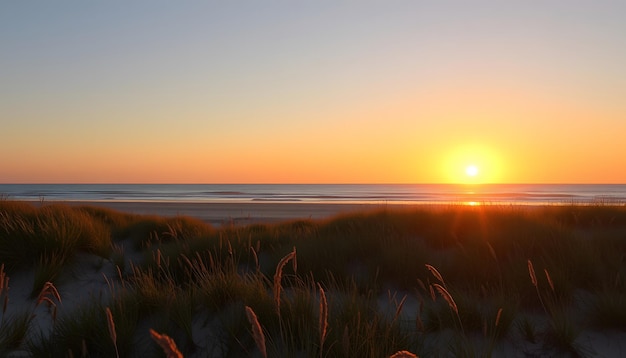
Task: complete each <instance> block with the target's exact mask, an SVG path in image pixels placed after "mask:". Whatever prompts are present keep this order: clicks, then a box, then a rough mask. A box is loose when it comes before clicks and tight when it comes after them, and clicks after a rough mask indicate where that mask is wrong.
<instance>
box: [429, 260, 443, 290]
mask: <svg viewBox="0 0 626 358" xmlns="http://www.w3.org/2000/svg"><path fill="white" fill-rule="evenodd" d="M426 268H427V269H428V271H430V273H431V274H432V275H433V276H435V278H436V279H437V280H439V282H441V283H442V284H443V285H445V284H446V283H445V282H444V280H443V276H441V273H439V271H438V270H437V269H436V268H435V267H434V266H432V265H429V264H426Z"/></svg>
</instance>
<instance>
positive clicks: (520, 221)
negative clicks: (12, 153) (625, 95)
mask: <svg viewBox="0 0 626 358" xmlns="http://www.w3.org/2000/svg"><path fill="white" fill-rule="evenodd" d="M625 252H626V207H624V206H608V205H585V206H576V205H561V206H549V207H519V206H496V205H493V206H490V205H483V206H463V205H443V206H420V207H409V208H402V207H387V208H385V209H380V210H374V211H366V212H358V213H352V214H342V215H339V216H335V217H332V218H328V219H324V220H287V221H285V222H281V223H273V224H263V223H256V224H250V225H224V226H222V227H212V226H211V225H209V224H206V223H204V222H202V221H199V220H197V219H194V218H189V217H158V216H144V215H135V214H127V213H122V212H117V211H113V210H110V209H104V208H99V207H95V206H69V205H60V204H52V205H47V204H45V203H44V204H39V205H31V204H28V203H24V202H17V201H9V200H0V264H2V265H3V266H2V270H0V273H1V274H2V277H0V278H2V284H3V285H2V287H0V288H1V289H0V299H1V300H2V301H3V305H4V307H3V310H2V317H1V319H0V340H2V342H5V344H4V345H3V346H5V347H8V348H6V349H5V351H7V349H8V351H25V352H29V353H30V354H31V355H33V356H59V355H61V356H63V355H67V354H70V353H68V352H71V354H72V355H73V356H80V355H82V354H86V355H89V356H103V357H105V356H106V357H110V356H121V357H130V356H141V355H146V354H148V355H155V354H157V352H163V351H162V350H161V349H162V347H163V344H165V343H163V342H166V343H167V342H170V341H168V339H170V340H171V342H175V348H176V352H179V353H172V354H181V355H184V356H198V357H204V356H214V357H227V356H253V357H254V356H259V357H260V356H305V357H353V356H369V357H388V356H391V355H392V354H394V353H395V352H399V351H403V350H407V351H410V352H413V353H415V354H417V355H419V356H450V355H452V356H467V357H487V356H492V355H498V354H499V355H503V354H504V355H512V356H524V355H541V354H554V355H559V354H562V355H573V356H575V355H579V356H584V355H585V354H586V353H587V352H592V351H594V349H597V348H598V347H594V346H593V344H592V342H591V343H590V341H589V340H588V339H581V336H582V335H583V334H585V332H612V333H611V334H617V335H619V337H622V338H623V337H625V336H624V335H625V334H626V314H625V312H626V310H625V308H624V307H626V306H625V304H624V303H625V302H626V299H625V296H624V292H625V289H626V287H625V286H626V283H625V280H624V277H625V274H626V259H625V256H624V253H625ZM79 255H88V256H92V257H98V258H100V259H101V260H103V262H104V263H103V264H102V265H101V266H102V267H100V268H99V269H98V270H100V271H98V272H95V273H94V277H99V279H100V280H102V281H103V282H105V283H106V284H104V286H103V287H104V288H100V290H99V291H98V292H92V293H91V296H89V297H90V299H88V300H83V301H81V302H75V303H73V306H72V307H66V306H64V305H65V304H66V303H65V302H66V300H65V298H64V303H61V302H57V300H55V299H53V298H52V297H51V296H46V297H48V301H50V303H46V302H47V301H46V302H44V304H48V309H49V310H51V309H52V305H51V304H53V305H54V308H55V309H56V308H57V306H58V308H59V315H58V317H57V316H56V314H57V313H56V312H57V311H56V310H55V311H54V314H55V318H54V321H52V323H50V317H47V319H48V321H47V322H48V323H47V324H45V325H44V324H43V323H42V322H41V321H39V320H38V319H34V318H31V317H40V316H44V315H41V314H39V313H38V315H36V316H33V314H34V313H35V312H39V311H40V310H42V309H43V308H42V304H41V303H42V302H41V301H42V300H41V297H39V300H38V298H37V295H38V294H40V292H41V290H42V289H49V288H50V287H51V286H50V285H52V287H55V289H56V288H58V289H59V292H61V294H60V297H59V301H60V298H61V297H63V296H69V297H71V296H72V295H74V294H76V293H75V292H72V291H71V287H74V286H72V282H68V278H67V277H68V275H67V273H68V272H71V271H72V267H73V266H74V265H76V262H77V260H76V258H77V257H78V256H79ZM74 269H76V268H75V267H74ZM107 270H108V271H107ZM96 271H97V270H96ZM105 271H106V272H105ZM28 272H30V273H31V274H25V273H28ZM11 277H21V278H23V280H28V281H29V282H15V281H11V280H10V278H11ZM25 278H26V279H25ZM18 285H27V286H28V287H30V289H29V292H30V298H29V299H31V300H32V301H33V302H32V303H31V304H30V305H23V304H22V305H18V304H16V303H15V302H14V301H13V300H12V294H13V290H12V287H14V286H15V287H17V286H18ZM64 287H68V288H67V290H66V289H65V288H64ZM74 289H76V288H74ZM40 296H41V295H40ZM44 301H45V300H44ZM0 303H2V302H0ZM14 306H15V307H14ZM50 312H51V311H50ZM42 325H43V326H45V327H43V326H42ZM113 328H114V329H113ZM151 330H153V331H154V332H155V334H156V335H152V336H151V333H150V332H152V331H151ZM155 337H156V338H155ZM164 337H167V338H164ZM159 342H161V343H159ZM590 344H591V345H590ZM8 351H7V352H8ZM159 354H160V353H159Z"/></svg>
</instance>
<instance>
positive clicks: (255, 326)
mask: <svg viewBox="0 0 626 358" xmlns="http://www.w3.org/2000/svg"><path fill="white" fill-rule="evenodd" d="M246 316H247V317H248V322H250V325H251V326H252V338H254V342H255V343H256V346H257V348H258V349H259V351H261V354H262V355H263V357H265V358H267V350H266V348H265V335H264V334H263V329H262V328H261V324H260V323H259V319H258V318H257V316H256V314H255V313H254V311H253V310H252V308H250V307H249V306H246Z"/></svg>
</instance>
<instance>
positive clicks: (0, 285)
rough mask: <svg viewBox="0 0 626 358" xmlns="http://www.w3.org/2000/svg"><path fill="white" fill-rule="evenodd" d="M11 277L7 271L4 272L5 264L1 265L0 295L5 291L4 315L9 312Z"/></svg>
mask: <svg viewBox="0 0 626 358" xmlns="http://www.w3.org/2000/svg"><path fill="white" fill-rule="evenodd" d="M8 292H9V277H8V276H7V274H6V272H4V264H2V265H1V266H0V295H2V294H3V293H4V294H5V295H4V302H3V303H2V314H3V315H4V314H5V313H6V312H7V305H8V304H9V295H8Z"/></svg>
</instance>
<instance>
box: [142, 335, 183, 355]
mask: <svg viewBox="0 0 626 358" xmlns="http://www.w3.org/2000/svg"><path fill="white" fill-rule="evenodd" d="M150 336H151V337H152V339H153V340H154V341H155V342H156V343H157V344H158V345H159V346H160V347H161V349H162V350H163V353H165V356H166V357H167V358H183V354H182V353H181V352H180V351H179V350H178V348H177V347H176V343H175V342H174V340H173V339H172V338H170V337H169V336H167V335H166V334H159V333H157V332H156V331H155V330H153V329H150Z"/></svg>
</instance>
